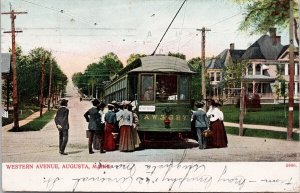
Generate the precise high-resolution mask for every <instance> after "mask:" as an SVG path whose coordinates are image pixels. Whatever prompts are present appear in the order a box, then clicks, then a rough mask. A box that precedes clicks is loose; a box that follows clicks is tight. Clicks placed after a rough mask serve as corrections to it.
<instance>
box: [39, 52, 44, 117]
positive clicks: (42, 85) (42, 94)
mask: <svg viewBox="0 0 300 193" xmlns="http://www.w3.org/2000/svg"><path fill="white" fill-rule="evenodd" d="M44 79H45V53H43V55H42V80H41V95H40V117H42V116H43V105H44V101H43V98H44Z"/></svg>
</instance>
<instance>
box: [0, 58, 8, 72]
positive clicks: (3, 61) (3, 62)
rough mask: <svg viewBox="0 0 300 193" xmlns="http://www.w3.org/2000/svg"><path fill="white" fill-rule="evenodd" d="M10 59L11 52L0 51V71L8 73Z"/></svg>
mask: <svg viewBox="0 0 300 193" xmlns="http://www.w3.org/2000/svg"><path fill="white" fill-rule="evenodd" d="M10 59H11V53H1V57H0V60H1V73H9V72H10Z"/></svg>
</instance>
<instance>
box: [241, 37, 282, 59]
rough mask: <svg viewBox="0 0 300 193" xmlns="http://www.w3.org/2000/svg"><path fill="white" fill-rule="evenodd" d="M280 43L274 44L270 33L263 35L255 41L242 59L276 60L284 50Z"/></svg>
mask: <svg viewBox="0 0 300 193" xmlns="http://www.w3.org/2000/svg"><path fill="white" fill-rule="evenodd" d="M282 48H283V46H282V45H281V44H280V43H277V44H275V45H273V42H272V38H271V37H270V36H268V35H263V36H261V37H260V38H259V39H258V40H257V41H256V42H254V43H253V44H252V45H251V46H250V47H249V48H248V49H246V51H245V53H244V54H243V56H242V59H266V60H276V59H277V58H278V56H279V54H280V53H281V51H282Z"/></svg>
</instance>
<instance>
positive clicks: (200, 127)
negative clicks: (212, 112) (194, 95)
mask: <svg viewBox="0 0 300 193" xmlns="http://www.w3.org/2000/svg"><path fill="white" fill-rule="evenodd" d="M203 106H204V103H203V102H197V103H196V107H197V108H198V110H197V111H194V112H193V116H192V120H194V121H195V127H196V130H197V136H198V143H199V149H205V148H206V138H205V137H204V136H203V135H202V133H203V131H204V130H206V129H207V128H208V126H209V122H208V117H207V115H206V113H205V111H204V110H203V109H202V108H203Z"/></svg>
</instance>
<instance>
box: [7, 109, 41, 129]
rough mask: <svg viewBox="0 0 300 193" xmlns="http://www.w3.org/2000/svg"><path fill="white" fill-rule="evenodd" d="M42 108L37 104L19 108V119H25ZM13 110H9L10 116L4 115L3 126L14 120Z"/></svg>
mask: <svg viewBox="0 0 300 193" xmlns="http://www.w3.org/2000/svg"><path fill="white" fill-rule="evenodd" d="M39 109H40V108H39V107H37V106H25V107H23V108H20V109H19V120H23V119H25V118H27V117H29V116H30V115H32V114H33V113H34V112H36V111H38V110H39ZM13 113H14V112H13V110H10V111H9V112H8V118H5V117H2V126H4V125H8V124H11V123H13V122H14V117H13Z"/></svg>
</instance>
